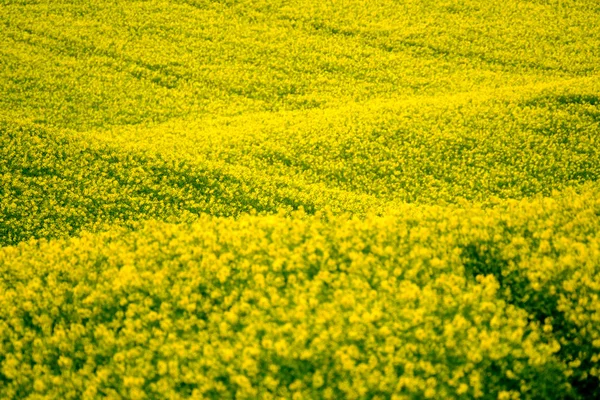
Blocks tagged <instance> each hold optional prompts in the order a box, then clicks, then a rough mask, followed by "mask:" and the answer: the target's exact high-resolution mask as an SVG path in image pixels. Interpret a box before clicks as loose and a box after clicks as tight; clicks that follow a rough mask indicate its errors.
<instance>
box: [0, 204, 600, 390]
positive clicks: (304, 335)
mask: <svg viewBox="0 0 600 400" xmlns="http://www.w3.org/2000/svg"><path fill="white" fill-rule="evenodd" d="M588 200H589V199H588ZM582 201H584V200H583V199H582ZM564 203H565V202H563V203H561V204H562V205H563V207H566V206H565V205H564ZM523 207H524V208H525V209H526V210H527V205H524V206H523ZM444 210H446V209H444V208H438V207H433V208H431V209H428V208H423V207H421V208H420V207H411V206H406V208H404V209H403V210H402V212H401V213H399V214H398V215H390V216H387V217H367V218H362V219H359V218H350V217H348V216H347V215H343V216H334V215H331V214H322V213H318V214H317V215H315V216H309V215H307V214H305V213H303V212H299V213H298V212H296V213H292V214H276V215H272V216H242V217H240V218H238V219H235V220H234V219H229V218H215V217H208V216H205V217H201V218H200V219H199V220H198V221H197V222H195V223H193V224H191V225H182V224H166V223H158V222H147V223H144V224H141V225H140V226H139V227H138V228H137V229H136V230H135V231H133V232H128V231H124V230H121V231H116V230H115V231H112V232H110V233H98V234H91V233H86V234H83V235H81V236H79V237H77V238H72V239H64V240H51V241H45V240H43V241H38V242H33V243H27V244H25V243H23V244H21V245H19V246H14V247H6V248H4V250H3V251H2V252H1V253H0V266H1V270H0V271H1V276H2V277H3V278H2V280H1V281H0V282H1V285H2V286H1V292H0V293H2V297H1V298H0V305H1V307H0V310H2V311H0V312H1V317H2V318H1V319H0V320H1V321H2V323H1V325H0V327H1V329H0V332H1V336H0V338H1V340H0V343H2V348H1V351H0V354H2V357H3V359H2V370H1V374H2V377H3V382H4V385H3V388H2V392H0V393H1V394H2V395H3V397H9V398H11V397H18V396H19V394H20V393H32V394H33V393H36V394H37V395H39V396H42V397H43V396H50V397H52V398H96V396H99V395H100V396H109V397H115V398H117V397H118V396H121V397H125V398H147V397H150V398H180V397H181V398H183V397H188V396H192V397H197V398H230V397H238V398H355V399H359V398H372V397H377V398H390V396H391V397H394V398H413V397H425V398H462V397H470V398H480V397H490V398H491V397H493V398H495V397H500V398H513V397H514V398H517V397H518V396H524V397H537V396H543V395H544V394H547V395H548V396H554V395H561V396H566V395H569V394H571V393H572V387H571V385H570V383H569V375H570V373H571V372H572V370H573V367H572V363H567V361H566V359H565V358H564V357H562V355H563V352H564V351H565V350H563V349H564V347H565V346H564V344H561V340H562V339H563V337H558V336H555V335H554V334H553V333H557V332H558V333H559V334H563V333H564V337H568V336H569V334H571V333H575V334H577V333H578V332H576V331H575V332H561V331H560V330H559V331H557V332H554V331H553V328H554V325H553V321H548V320H546V321H543V322H538V321H537V320H534V319H532V316H533V312H534V311H535V308H536V305H535V304H534V305H532V306H531V307H527V306H523V307H521V306H520V304H519V305H517V303H518V302H515V301H514V299H513V298H512V297H509V296H507V295H506V293H504V291H505V289H506V288H505V287H504V282H503V281H500V280H499V279H498V278H497V277H496V276H495V275H494V274H484V273H474V269H473V267H469V266H471V265H474V264H473V263H474V262H475V260H474V259H473V257H474V255H473V254H474V253H470V252H469V251H468V249H469V248H470V247H469V246H470V245H469V244H466V243H467V242H469V241H470V243H479V242H478V241H479V240H481V237H482V236H483V233H482V232H483V231H487V232H488V233H489V234H492V233H493V231H494V229H498V226H502V225H503V224H502V223H503V222H504V221H503V219H502V218H505V216H506V215H509V217H508V218H510V217H514V218H516V219H518V220H519V221H527V222H529V223H535V222H536V221H545V222H548V221H551V220H552V215H553V213H552V212H548V213H547V214H542V215H535V214H533V213H530V214H527V215H525V216H526V217H527V216H528V217H529V218H523V217H524V214H521V212H522V211H521V210H520V209H518V210H516V211H512V210H502V212H499V214H500V216H504V217H497V216H495V215H494V214H493V213H492V214H488V212H487V211H480V213H477V211H476V210H458V209H457V210H456V212H457V213H458V215H461V213H464V214H465V218H461V219H453V218H452V217H449V215H448V214H446V213H445V211H444ZM499 211H500V210H499ZM577 211H580V210H579V209H577V210H574V211H573V213H576V212H577ZM588 218H592V219H593V218H595V219H596V222H597V220H598V219H599V218H598V217H597V216H595V217H592V216H588ZM479 220H485V221H487V222H488V225H483V224H480V223H479ZM588 222H593V221H592V220H588ZM577 233H579V232H576V230H572V231H571V235H566V236H568V237H570V238H571V239H572V240H576V238H577ZM597 243H598V242H596V245H597ZM582 246H583V248H591V246H588V245H586V244H582ZM494 250H496V249H495V248H492V249H491V250H490V251H494ZM497 250H498V251H502V250H503V249H501V246H498V249H497ZM596 256H597V255H596ZM545 272H546V273H547V275H548V277H549V278H550V279H554V280H560V279H564V282H569V281H570V277H568V274H563V275H561V277H557V276H553V274H554V271H553V270H552V269H547V270H545ZM590 272H591V273H590V280H591V281H592V282H593V281H594V280H595V281H596V282H598V276H597V275H598V274H597V273H596V274H594V273H593V271H590ZM550 279H549V280H550ZM500 282H501V283H500ZM515 294H516V291H515ZM540 296H541V295H540ZM590 305H591V304H590ZM561 313H562V314H564V315H565V318H568V315H569V311H568V310H563V309H562V308H561V307H560V306H559V307H558V309H557V310H555V312H554V315H560V314H561ZM557 329H560V328H557ZM578 338H579V339H581V340H583V341H588V340H591V339H590V338H588V337H587V336H586V335H585V334H581V333H579V334H578ZM591 347H592V345H590V348H591ZM567 351H568V349H567ZM565 354H566V353H565ZM586 361H590V360H586ZM503 396H504V397H503ZM507 396H508V397H507Z"/></svg>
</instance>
